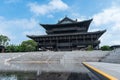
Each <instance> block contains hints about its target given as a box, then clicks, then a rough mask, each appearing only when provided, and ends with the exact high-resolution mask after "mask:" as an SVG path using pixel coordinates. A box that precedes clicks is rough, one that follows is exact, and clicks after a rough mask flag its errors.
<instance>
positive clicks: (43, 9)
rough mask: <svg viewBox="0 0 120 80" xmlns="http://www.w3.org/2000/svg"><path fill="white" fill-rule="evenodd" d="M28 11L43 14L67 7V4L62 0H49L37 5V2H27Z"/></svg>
mask: <svg viewBox="0 0 120 80" xmlns="http://www.w3.org/2000/svg"><path fill="white" fill-rule="evenodd" d="M28 6H29V7H30V11H31V12H33V13H35V14H36V15H45V14H49V13H53V12H56V11H64V10H66V9H68V8H69V7H68V5H67V4H65V3H64V2H63V1H62V0H51V1H50V2H49V3H48V4H43V5H39V4H38V3H29V4H28Z"/></svg>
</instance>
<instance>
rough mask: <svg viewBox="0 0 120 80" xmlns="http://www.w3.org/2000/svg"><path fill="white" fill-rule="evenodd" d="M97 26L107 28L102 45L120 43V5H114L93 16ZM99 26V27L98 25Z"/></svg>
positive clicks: (94, 23)
mask: <svg viewBox="0 0 120 80" xmlns="http://www.w3.org/2000/svg"><path fill="white" fill-rule="evenodd" d="M93 18H94V19H93V20H94V21H93V25H94V26H96V28H99V29H100V26H101V28H102V29H107V32H106V33H105V34H104V35H103V36H102V37H101V39H102V45H104V44H107V45H114V44H120V35H119V34H120V6H115V5H114V6H112V7H109V8H107V9H104V10H103V11H102V12H100V13H97V14H95V15H94V16H93ZM97 26H98V27H97Z"/></svg>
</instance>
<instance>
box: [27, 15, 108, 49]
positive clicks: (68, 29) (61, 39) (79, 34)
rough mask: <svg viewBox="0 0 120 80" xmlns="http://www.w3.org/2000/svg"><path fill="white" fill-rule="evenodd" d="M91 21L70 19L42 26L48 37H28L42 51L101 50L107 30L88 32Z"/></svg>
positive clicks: (66, 18)
mask: <svg viewBox="0 0 120 80" xmlns="http://www.w3.org/2000/svg"><path fill="white" fill-rule="evenodd" d="M91 22H92V19H90V20H84V21H77V20H72V19H70V18H68V17H65V18H63V19H62V20H60V21H58V23H57V24H40V25H41V26H42V27H43V28H44V29H45V30H46V33H47V35H27V37H29V38H31V39H33V40H34V41H36V42H37V43H38V48H39V49H42V50H53V51H62V50H80V49H87V47H88V46H92V47H93V48H94V49H98V48H99V44H100V41H99V40H98V39H99V38H100V37H101V35H102V34H103V33H104V32H106V30H102V31H95V32H88V29H89V25H90V23H91Z"/></svg>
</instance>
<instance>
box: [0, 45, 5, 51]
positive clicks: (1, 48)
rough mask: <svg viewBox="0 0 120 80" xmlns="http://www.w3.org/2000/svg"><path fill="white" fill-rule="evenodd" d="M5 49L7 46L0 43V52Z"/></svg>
mask: <svg viewBox="0 0 120 80" xmlns="http://www.w3.org/2000/svg"><path fill="white" fill-rule="evenodd" d="M4 51H5V47H4V46H1V45H0V53H2V52H4Z"/></svg>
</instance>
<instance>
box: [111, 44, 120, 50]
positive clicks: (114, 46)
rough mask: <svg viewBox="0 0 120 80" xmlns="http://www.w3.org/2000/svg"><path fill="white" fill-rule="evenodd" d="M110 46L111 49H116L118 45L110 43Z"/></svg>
mask: <svg viewBox="0 0 120 80" xmlns="http://www.w3.org/2000/svg"><path fill="white" fill-rule="evenodd" d="M110 48H111V49H117V48H120V45H112V46H111V47H110Z"/></svg>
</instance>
